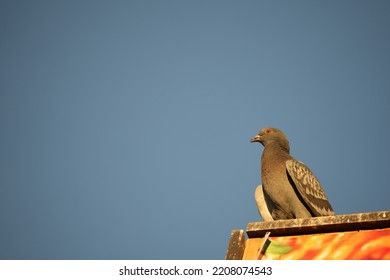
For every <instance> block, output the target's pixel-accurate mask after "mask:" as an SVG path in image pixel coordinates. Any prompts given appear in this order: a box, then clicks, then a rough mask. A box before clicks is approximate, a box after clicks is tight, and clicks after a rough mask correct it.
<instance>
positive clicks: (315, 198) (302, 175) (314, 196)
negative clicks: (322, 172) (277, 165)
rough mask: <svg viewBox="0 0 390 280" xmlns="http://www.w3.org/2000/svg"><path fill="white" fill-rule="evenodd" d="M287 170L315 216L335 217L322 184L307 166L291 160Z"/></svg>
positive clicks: (287, 163) (287, 164) (287, 162)
mask: <svg viewBox="0 0 390 280" xmlns="http://www.w3.org/2000/svg"><path fill="white" fill-rule="evenodd" d="M286 168H287V171H288V175H289V176H290V177H291V179H292V181H293V182H294V184H295V186H296V188H297V190H298V192H299V194H300V195H301V197H302V199H303V201H304V202H305V203H306V204H307V206H308V207H309V208H310V211H311V212H312V213H313V214H314V216H330V215H334V211H333V209H332V206H331V205H330V203H329V201H328V198H327V197H326V194H325V192H324V190H323V189H322V187H321V185H320V182H319V181H318V179H317V178H316V176H314V174H313V173H312V172H311V171H310V169H309V168H308V167H307V166H306V165H305V164H303V163H302V162H299V161H297V160H295V159H290V160H288V161H286Z"/></svg>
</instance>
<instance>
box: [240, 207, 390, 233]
mask: <svg viewBox="0 0 390 280" xmlns="http://www.w3.org/2000/svg"><path fill="white" fill-rule="evenodd" d="M389 227H390V211H381V212H368V213H359V214H346V215H335V216H325V217H315V218H305V219H289V220H277V221H269V222H253V223H249V224H248V226H247V228H246V233H247V235H248V237H249V238H256V237H263V236H264V235H265V234H266V232H267V231H270V232H271V236H289V235H302V234H313V233H327V232H341V231H357V230H368V229H382V228H389Z"/></svg>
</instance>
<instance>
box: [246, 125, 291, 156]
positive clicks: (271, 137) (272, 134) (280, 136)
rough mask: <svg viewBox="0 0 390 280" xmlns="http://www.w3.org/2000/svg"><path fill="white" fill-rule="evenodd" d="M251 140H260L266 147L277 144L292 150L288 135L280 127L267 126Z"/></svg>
mask: <svg viewBox="0 0 390 280" xmlns="http://www.w3.org/2000/svg"><path fill="white" fill-rule="evenodd" d="M251 142H260V143H261V144H262V145H263V146H264V147H267V146H268V145H275V144H276V145H278V146H281V147H282V148H284V149H285V150H287V151H290V145H289V143H288V139H287V137H286V135H284V133H283V132H282V131H281V130H280V129H277V128H273V127H266V128H263V129H262V130H260V132H259V134H257V135H256V136H255V137H253V138H252V139H251Z"/></svg>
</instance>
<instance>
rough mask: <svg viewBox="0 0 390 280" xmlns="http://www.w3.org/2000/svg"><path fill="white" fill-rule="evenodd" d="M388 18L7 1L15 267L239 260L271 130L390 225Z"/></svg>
mask: <svg viewBox="0 0 390 280" xmlns="http://www.w3.org/2000/svg"><path fill="white" fill-rule="evenodd" d="M389 14H390V4H389V2H388V1H1V3H0V35H1V37H0V38H1V41H0V61H1V62H0V79H1V82H0V132H1V138H0V155H1V157H0V172H1V173H0V221H1V224H2V229H1V231H0V248H1V250H0V258H1V259H223V258H224V255H225V251H226V248H227V245H228V240H229V237H230V231H231V230H232V229H245V228H246V225H247V223H248V222H254V221H259V220H260V216H259V214H258V212H257V209H256V206H255V203H254V199H253V192H254V190H255V187H256V186H257V184H259V183H260V173H259V167H260V165H259V161H260V155H261V152H262V147H261V146H260V145H259V144H252V143H250V142H249V140H250V138H252V137H253V136H254V135H255V134H257V133H258V131H259V130H260V129H261V128H262V127H265V126H274V127H278V128H280V129H282V130H283V131H284V132H285V133H286V135H287V136H288V138H289V140H290V145H291V154H292V155H293V156H294V157H295V158H297V159H298V160H300V161H303V162H305V163H306V164H307V165H308V166H309V167H310V169H312V171H313V172H314V173H315V174H316V176H317V177H318V179H319V180H320V182H321V183H322V185H323V187H324V189H325V191H326V193H327V195H328V198H329V200H330V202H331V204H332V206H333V208H334V210H335V211H336V213H337V214H344V213H360V212H371V211H382V210H389V209H390V201H389V198H390V190H389V183H388V177H387V175H388V166H389V165H388V158H389V156H390V152H389V149H388V148H387V145H388V143H389V142H390V126H389V120H390V113H389V112H390V110H389V109H390V106H389V105H390V102H389V101H390V100H389V98H390V97H389V96H390V95H389V92H390V75H389V74H390V52H389V50H390V31H389V26H390V17H389V16H388V15H389Z"/></svg>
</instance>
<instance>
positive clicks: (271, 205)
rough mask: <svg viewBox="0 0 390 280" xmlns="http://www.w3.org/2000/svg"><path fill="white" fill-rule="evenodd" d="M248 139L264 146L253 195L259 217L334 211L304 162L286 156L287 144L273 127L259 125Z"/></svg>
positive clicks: (310, 215)
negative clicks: (258, 183) (259, 181)
mask: <svg viewBox="0 0 390 280" xmlns="http://www.w3.org/2000/svg"><path fill="white" fill-rule="evenodd" d="M251 142H260V143H261V144H262V145H263V146H264V151H263V154H262V156H261V180H262V185H259V186H258V187H257V189H256V191H255V199H256V203H257V207H258V209H259V212H260V215H261V216H262V218H263V220H265V221H270V220H281V219H297V218H308V217H318V216H330V215H334V212H333V209H332V206H331V205H330V203H329V201H328V199H327V197H326V195H325V192H324V190H323V189H322V187H321V185H320V183H319V182H318V180H317V178H316V177H315V176H314V174H313V173H312V172H311V171H310V169H309V168H308V167H306V165H305V164H303V163H302V162H300V161H297V160H296V159H294V158H293V157H292V156H290V145H289V142H288V139H287V137H286V136H285V135H284V133H283V132H282V131H281V130H279V129H277V128H271V127H268V128H263V129H262V130H260V132H259V134H258V135H256V136H255V137H254V138H252V139H251Z"/></svg>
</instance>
